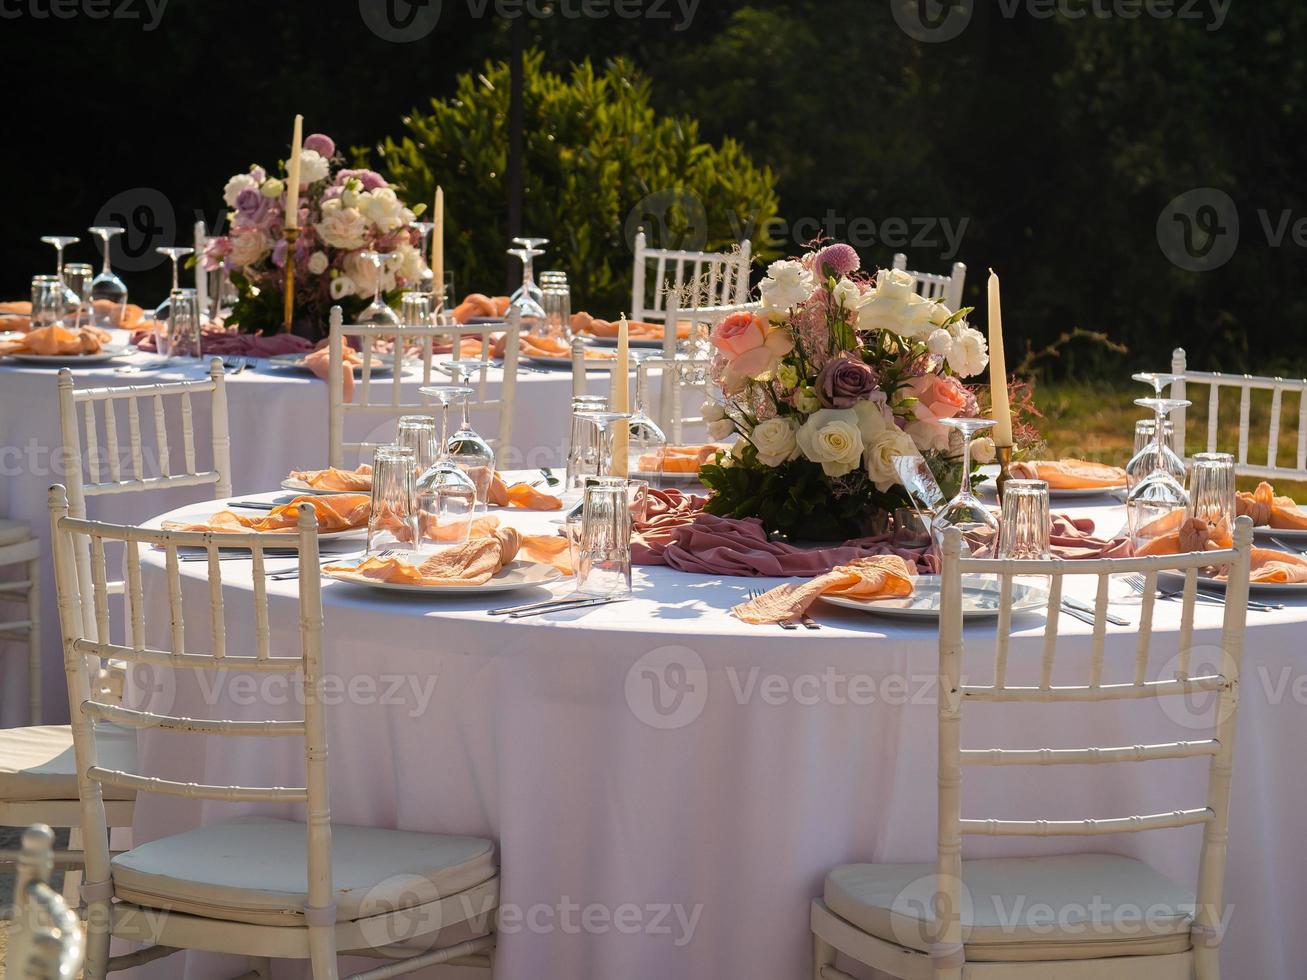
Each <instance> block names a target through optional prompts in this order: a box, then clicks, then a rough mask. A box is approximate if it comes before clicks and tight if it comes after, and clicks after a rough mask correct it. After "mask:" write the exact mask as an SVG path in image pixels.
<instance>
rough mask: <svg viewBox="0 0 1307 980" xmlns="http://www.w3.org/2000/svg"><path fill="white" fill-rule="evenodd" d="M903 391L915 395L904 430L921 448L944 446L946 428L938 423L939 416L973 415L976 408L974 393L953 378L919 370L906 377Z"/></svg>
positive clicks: (946, 445) (946, 446) (947, 440)
mask: <svg viewBox="0 0 1307 980" xmlns="http://www.w3.org/2000/svg"><path fill="white" fill-rule="evenodd" d="M904 393H905V394H906V395H908V396H910V397H913V398H916V399H917V401H916V403H915V404H914V405H913V406H912V415H913V418H911V419H909V420H908V423H907V425H905V426H904V430H905V431H906V432H907V433H908V435H910V436H911V437H912V441H913V442H915V443H916V444H917V446H918V448H920V449H922V450H923V451H924V450H927V449H934V450H936V451H938V452H946V451H947V450H948V446H949V434H950V429H949V427H948V426H946V425H941V424H940V422H939V420H940V419H951V418H955V417H957V416H966V415H973V414H975V411H976V400H975V396H973V395H972V394H971V392H969V391H968V390H967V389H966V388H965V387H964V386H963V385H962V384H961V383H960V382H958V380H957V379H956V378H951V377H943V376H941V375H938V374H923V375H922V376H921V377H918V378H913V379H912V380H911V381H909V382H908V383H907V386H906V391H905V392H904Z"/></svg>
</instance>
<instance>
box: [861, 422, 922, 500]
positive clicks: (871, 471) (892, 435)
mask: <svg viewBox="0 0 1307 980" xmlns="http://www.w3.org/2000/svg"><path fill="white" fill-rule="evenodd" d="M916 455H917V447H916V444H915V443H913V441H912V437H911V436H909V435H908V434H907V433H906V432H904V431H902V430H901V429H899V428H898V427H896V426H893V425H891V426H889V427H888V428H886V429H885V430H884V431H882V432H881V433H880V434H879V435H878V436H876V438H875V439H873V440H872V442H871V445H869V446H868V447H867V476H868V478H869V479H870V480H871V482H872V483H874V484H876V489H877V490H879V491H880V492H881V493H885V492H886V491H887V490H889V489H890V488H891V487H893V486H894V485H895V484H897V483H898V482H899V475H898V472H897V471H896V470H895V469H894V460H895V459H897V458H898V457H900V456H916Z"/></svg>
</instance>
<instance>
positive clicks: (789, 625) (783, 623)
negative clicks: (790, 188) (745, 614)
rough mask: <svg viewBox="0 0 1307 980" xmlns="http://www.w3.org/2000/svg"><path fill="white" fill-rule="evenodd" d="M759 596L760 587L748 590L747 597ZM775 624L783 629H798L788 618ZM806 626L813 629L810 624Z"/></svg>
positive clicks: (756, 597)
mask: <svg viewBox="0 0 1307 980" xmlns="http://www.w3.org/2000/svg"><path fill="white" fill-rule="evenodd" d="M761 597H762V590H760V589H750V590H749V598H750V599H759V598H761ZM776 625H777V626H779V627H780V628H781V629H783V630H796V629H798V627H797V626H795V625H794V624H793V623H792V622H790V620H788V619H782V620H781V621H780V622H779V623H777V624H776ZM804 625H807V624H806V623H805V624H804ZM808 628H809V629H813V627H811V626H809V627H808Z"/></svg>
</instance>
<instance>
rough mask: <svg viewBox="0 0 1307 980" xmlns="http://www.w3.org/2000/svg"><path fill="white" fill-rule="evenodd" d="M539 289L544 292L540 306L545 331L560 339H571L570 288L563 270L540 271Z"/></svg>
mask: <svg viewBox="0 0 1307 980" xmlns="http://www.w3.org/2000/svg"><path fill="white" fill-rule="evenodd" d="M540 289H541V291H542V292H543V293H544V300H543V302H542V303H541V306H542V307H544V311H545V333H546V334H547V335H548V336H550V337H557V338H559V339H562V340H571V339H572V289H571V287H570V286H568V284H567V274H566V273H564V272H542V273H541V274H540Z"/></svg>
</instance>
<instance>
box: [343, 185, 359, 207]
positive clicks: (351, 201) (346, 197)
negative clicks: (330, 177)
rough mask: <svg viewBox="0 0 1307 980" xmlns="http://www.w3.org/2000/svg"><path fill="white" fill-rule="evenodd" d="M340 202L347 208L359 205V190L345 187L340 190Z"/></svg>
mask: <svg viewBox="0 0 1307 980" xmlns="http://www.w3.org/2000/svg"><path fill="white" fill-rule="evenodd" d="M340 203H341V205H343V206H344V207H347V208H357V207H358V206H359V192H358V191H356V190H354V189H352V188H349V187H346V188H345V189H344V190H343V191H341V192H340Z"/></svg>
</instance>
